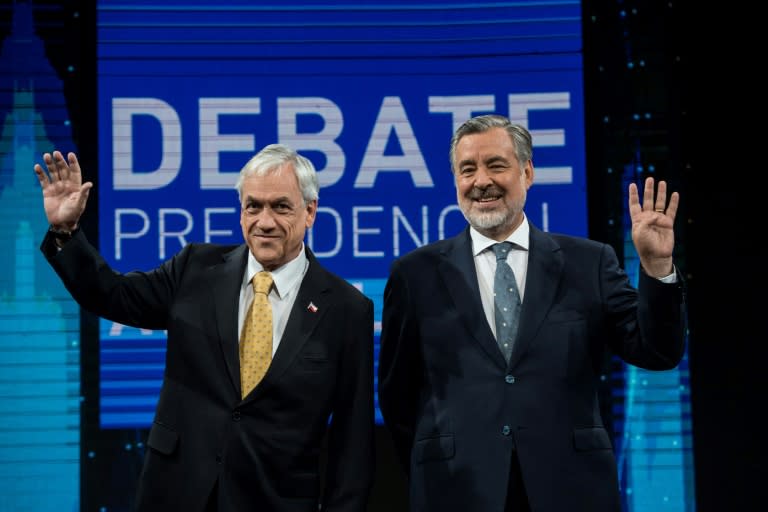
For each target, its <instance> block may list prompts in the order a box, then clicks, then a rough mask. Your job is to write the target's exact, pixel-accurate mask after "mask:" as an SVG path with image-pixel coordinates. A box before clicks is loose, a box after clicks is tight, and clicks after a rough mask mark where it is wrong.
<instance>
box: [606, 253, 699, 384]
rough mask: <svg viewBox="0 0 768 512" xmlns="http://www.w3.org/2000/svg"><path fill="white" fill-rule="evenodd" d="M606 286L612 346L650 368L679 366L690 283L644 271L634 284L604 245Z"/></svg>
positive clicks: (662, 368)
mask: <svg viewBox="0 0 768 512" xmlns="http://www.w3.org/2000/svg"><path fill="white" fill-rule="evenodd" d="M601 290H602V293H603V304H604V305H605V308H606V313H607V318H608V319H609V326H608V329H609V331H610V340H611V341H610V344H611V348H612V350H613V351H614V352H615V353H616V354H618V355H619V357H621V358H622V359H623V360H624V361H625V362H627V363H629V364H632V365H634V366H637V367H640V368H644V369H646V370H669V369H672V368H674V367H676V366H677V365H678V364H679V363H680V361H681V360H682V358H683V354H684V351H685V333H686V324H687V323H686V306H685V283H684V282H683V281H682V280H680V281H679V282H677V283H669V284H668V283H663V282H661V281H659V280H658V279H655V278H653V277H650V276H648V275H647V274H645V272H643V271H642V270H641V271H640V276H639V281H638V289H637V290H635V289H634V288H632V286H631V285H630V283H629V279H628V277H627V275H626V274H625V273H624V271H623V270H621V268H620V267H619V262H618V259H617V257H616V253H615V252H614V250H613V248H611V247H610V246H608V245H605V246H603V250H602V254H601Z"/></svg>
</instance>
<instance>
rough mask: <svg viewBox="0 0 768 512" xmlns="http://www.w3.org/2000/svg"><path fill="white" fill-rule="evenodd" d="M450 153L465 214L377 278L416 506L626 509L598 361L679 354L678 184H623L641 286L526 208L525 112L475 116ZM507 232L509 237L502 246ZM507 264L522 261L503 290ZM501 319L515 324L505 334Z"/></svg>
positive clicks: (394, 405)
mask: <svg viewBox="0 0 768 512" xmlns="http://www.w3.org/2000/svg"><path fill="white" fill-rule="evenodd" d="M450 157H451V165H452V167H453V173H454V177H455V181H456V187H457V198H458V204H459V207H460V208H461V210H462V212H463V213H464V216H465V217H466V219H467V221H468V222H469V226H468V228H467V229H466V230H465V231H464V232H463V233H461V234H460V235H458V236H456V237H455V238H451V239H448V240H443V241H439V242H435V243H432V244H430V245H427V246H424V247H421V248H419V249H416V250H414V251H412V252H411V253H409V254H407V255H405V256H403V257H401V258H400V259H399V260H397V261H395V262H394V263H393V265H392V268H391V273H390V277H389V279H388V281H387V285H386V288H385V292H384V313H383V324H382V333H381V352H380V359H379V404H380V407H381V411H382V413H383V416H384V421H385V423H386V425H387V426H388V428H389V429H390V431H391V433H392V435H393V440H394V443H395V447H396V449H397V451H398V454H399V456H400V458H401V459H402V462H403V463H404V465H405V467H406V471H407V473H408V477H409V478H408V480H409V486H410V504H411V512H425V511H434V512H451V511H457V512H458V511H461V512H465V511H472V512H502V511H510V512H511V511H515V512H518V511H526V510H535V511H537V512H563V511H565V510H567V511H569V512H608V511H611V512H613V511H618V510H620V503H619V489H618V481H617V468H616V461H615V458H614V453H613V450H612V444H611V436H610V434H609V432H608V430H606V428H605V426H604V425H603V421H602V419H601V416H600V405H599V403H598V382H599V374H600V370H601V368H600V367H601V361H602V360H603V354H604V351H605V350H606V349H610V350H612V351H613V352H614V353H615V354H618V355H619V356H620V357H621V358H622V359H623V360H624V361H626V362H627V363H630V364H633V365H637V366H639V367H642V368H646V369H651V370H665V369H671V368H674V367H675V366H676V365H677V364H678V363H679V361H680V360H681V358H682V356H683V352H684V330H685V327H684V324H685V317H684V314H685V311H684V301H683V298H684V294H683V290H682V288H681V285H682V282H681V280H680V278H679V276H678V275H677V273H676V270H675V268H674V265H673V261H672V252H673V247H674V233H673V223H674V219H675V214H676V212H677V207H678V202H679V196H678V194H677V192H675V193H673V194H671V196H670V198H669V204H668V205H666V201H667V189H666V183H664V182H659V184H658V189H657V191H656V193H655V199H654V182H653V180H652V179H648V180H647V181H646V182H645V190H644V196H643V199H642V202H641V201H640V199H639V194H638V190H637V187H636V186H635V185H634V184H632V185H630V189H629V209H630V215H631V218H632V238H633V241H634V243H635V247H636V248H637V252H638V254H639V256H640V261H641V264H642V271H641V275H640V281H639V285H638V289H637V290H636V289H634V288H633V287H632V286H631V285H630V282H629V280H628V278H627V275H626V274H625V273H624V272H623V271H622V269H621V268H620V267H619V262H618V260H617V257H616V254H615V252H614V251H613V249H612V248H611V247H610V246H608V245H605V244H601V243H597V242H593V241H590V240H586V239H582V238H575V237H571V236H563V235H554V234H549V233H544V232H542V231H540V230H539V229H537V228H536V227H535V226H533V225H532V224H530V222H529V221H528V220H527V219H526V216H525V213H524V212H523V206H524V204H525V198H526V193H527V190H528V188H529V187H530V186H531V184H532V183H533V177H534V169H533V162H532V140H531V136H530V133H529V132H528V131H527V130H526V129H525V128H524V127H522V126H519V125H513V124H511V123H510V122H509V120H508V119H507V118H505V117H502V116H497V115H486V116H479V117H476V118H473V119H470V120H469V121H467V122H466V123H464V124H463V125H462V126H461V127H460V128H459V129H458V130H457V131H456V133H455V134H454V136H453V139H452V141H451V150H450ZM499 242H511V244H510V245H506V246H505V245H504V244H500V248H501V250H500V256H496V255H495V252H496V249H494V247H493V246H495V245H496V244H498V243H499ZM504 247H507V248H508V249H504ZM497 258H498V261H497ZM506 264H508V265H509V266H510V267H511V269H512V271H513V273H514V276H511V274H510V281H509V284H508V285H507V287H506V288H505V287H501V288H499V289H496V290H497V292H496V293H495V292H494V290H495V281H496V279H497V277H496V270H497V267H499V266H502V265H506ZM503 275H504V274H502V275H501V277H500V278H499V279H503ZM513 280H514V281H515V282H514V283H512V281H513ZM499 290H501V291H499ZM507 290H508V291H510V293H514V292H517V293H518V295H512V296H513V297H515V298H514V300H512V301H510V304H511V306H505V307H507V309H510V310H511V309H514V308H515V307H519V311H520V312H519V316H518V317H516V318H513V319H512V320H511V321H510V320H507V319H505V318H504V316H503V312H502V311H500V310H501V309H503V308H500V307H499V308H497V305H496V304H495V299H494V296H495V295H496V296H502V295H503V294H504V293H506V291H507ZM518 296H519V298H517V297H518ZM496 302H500V301H496ZM497 309H499V310H498V311H497ZM497 316H499V318H500V320H497ZM497 322H498V323H497ZM508 324H509V325H513V326H514V325H516V326H517V327H516V329H517V334H516V335H515V334H514V333H513V334H506V335H504V336H500V335H499V333H500V332H504V333H507V328H508V327H509V325H508ZM514 330H515V329H512V331H513V332H514Z"/></svg>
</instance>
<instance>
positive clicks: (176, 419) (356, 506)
mask: <svg viewBox="0 0 768 512" xmlns="http://www.w3.org/2000/svg"><path fill="white" fill-rule="evenodd" d="M44 162H45V165H46V167H47V170H46V169H43V168H42V166H40V165H36V166H35V173H36V174H37V177H38V179H39V180H40V185H41V187H42V193H43V202H44V206H45V212H46V215H47V217H48V221H49V223H50V225H51V228H50V230H49V232H48V234H47V235H46V237H45V239H44V241H43V243H42V246H41V249H42V251H43V252H44V254H45V255H46V257H47V259H48V261H49V262H50V264H51V265H52V267H53V268H54V269H55V271H56V272H57V273H58V274H59V276H60V277H61V279H62V281H63V282H64V284H65V285H66V287H67V289H68V290H69V291H70V292H71V294H72V296H73V297H74V299H75V300H76V301H77V302H78V303H79V304H80V305H81V306H82V307H83V308H85V309H87V310H89V311H92V312H93V313H95V314H97V315H99V316H101V317H104V318H107V319H110V320H113V321H115V322H119V323H122V324H125V325H131V326H135V327H141V328H146V329H167V331H168V343H167V353H166V365H165V373H164V378H163V384H162V389H161V391H160V398H159V402H158V404H157V410H156V414H155V419H154V422H153V424H152V428H151V430H150V432H149V436H148V439H147V446H148V447H149V449H148V450H147V455H146V459H145V462H144V466H143V470H142V473H141V476H140V481H139V486H138V491H137V498H136V501H137V509H138V510H139V511H142V512H145V511H164V512H167V511H172V510H179V511H184V512H195V511H200V512H202V511H204V510H205V511H220V512H238V511H248V512H251V511H255V510H263V511H269V512H280V511H286V512H287V511H291V512H296V511H304V512H310V511H311V512H316V511H317V510H318V509H319V508H321V509H322V510H324V511H329V512H330V511H339V512H342V511H344V512H363V511H364V510H365V509H366V502H367V499H368V496H369V492H370V488H371V485H372V478H373V467H374V459H373V456H374V453H373V428H374V411H373V304H372V302H371V300H370V299H368V298H367V297H365V296H364V295H363V294H362V293H360V292H359V291H358V290H357V289H356V288H354V287H353V286H351V285H350V284H349V283H347V282H346V281H344V280H342V279H341V278H339V277H337V276H335V275H333V274H331V273H329V272H328V271H326V270H325V269H323V268H322V267H321V266H320V264H319V263H318V261H317V260H316V259H315V257H314V256H313V254H312V252H311V251H310V250H309V248H307V247H305V246H304V242H303V240H304V234H305V231H306V229H307V228H309V227H311V226H312V224H313V222H314V220H315V215H316V213H317V198H318V191H319V185H318V180H317V175H316V172H315V169H314V167H313V165H312V163H311V162H310V161H309V160H307V159H306V158H304V157H302V156H300V155H298V154H297V153H296V152H295V151H293V150H291V149H289V148H287V147H285V146H282V145H270V146H267V147H266V148H264V149H263V150H262V151H260V152H259V153H257V154H256V155H255V156H254V157H253V158H252V159H251V160H250V161H249V162H248V163H247V164H246V165H245V166H244V167H243V169H242V170H241V171H240V176H239V179H238V182H237V185H236V188H237V191H238V194H239V197H240V205H241V215H240V224H241V226H242V231H243V237H244V239H245V243H244V244H241V245H239V246H221V245H214V244H196V243H193V244H188V245H187V246H186V247H184V248H183V249H182V250H181V251H180V252H179V253H178V254H177V255H176V256H174V257H172V258H171V259H169V260H168V261H166V262H164V263H163V264H161V265H160V266H159V267H157V268H155V269H153V270H151V271H149V272H129V273H125V274H121V273H118V272H115V271H114V270H112V269H111V268H109V266H108V265H107V263H106V262H105V261H104V260H103V259H102V257H101V256H100V255H99V254H98V253H97V252H96V249H94V248H93V247H92V246H91V245H90V244H89V243H88V241H87V240H86V237H85V236H84V234H83V233H82V232H81V231H80V230H79V229H78V225H79V224H78V223H79V219H80V217H81V215H82V213H83V211H84V210H85V205H86V201H87V198H88V194H89V191H90V188H91V187H92V184H91V183H90V182H88V183H82V174H81V171H80V167H79V164H78V162H77V158H76V156H75V155H74V154H73V153H70V154H69V155H68V160H65V158H64V157H63V155H62V154H61V153H60V152H58V151H57V152H54V153H53V154H52V155H51V154H45V155H44ZM262 271H266V272H268V275H269V276H270V277H271V279H270V281H271V282H272V283H273V284H272V285H271V287H270V288H268V290H267V292H266V293H267V294H268V295H267V300H268V302H269V306H266V305H265V310H264V311H265V313H264V314H266V315H269V314H270V312H269V310H270V306H271V326H270V327H271V328H270V327H266V328H264V329H261V330H262V332H264V333H266V332H271V333H272V336H270V335H268V334H264V336H263V337H262V338H263V340H264V343H267V344H268V343H272V347H271V354H267V355H265V359H266V363H265V364H264V365H263V367H264V368H268V369H267V370H266V374H265V375H264V376H263V378H262V380H260V382H258V383H257V384H255V387H253V389H252V390H249V389H247V388H249V387H251V386H252V385H253V384H246V381H245V378H244V375H245V372H241V361H240V358H241V357H243V356H239V351H240V350H241V349H239V346H244V344H245V343H246V342H247V343H250V342H251V341H250V340H248V336H250V335H245V334H244V335H243V336H242V339H240V335H239V333H240V332H241V331H242V332H246V331H247V329H245V328H243V325H244V324H245V323H246V322H248V320H247V318H250V316H251V315H249V314H248V310H249V305H250V304H251V303H252V302H254V303H255V301H253V297H254V295H255V294H256V293H262V292H254V289H255V288H256V285H254V286H253V287H252V286H251V278H252V277H253V276H254V275H256V274H259V273H261V272H262ZM260 318H261V317H260ZM263 318H266V317H263ZM258 321H261V320H258ZM258 321H256V322H258ZM249 325H250V324H249ZM265 325H269V324H265ZM261 327H263V325H255V327H254V329H255V330H259V329H260V328H261ZM268 348H269V347H268V346H267V349H268ZM265 352H269V350H265ZM271 357H273V359H271V362H270V358H271ZM261 362H262V363H264V359H263V360H262V361H261ZM250 364H251V363H248V365H250ZM244 368H245V366H244ZM241 373H243V379H244V380H243V382H242V383H241ZM329 419H330V422H329ZM326 436H327V459H325V458H324V457H321V447H322V446H323V442H324V438H325V437H326ZM321 460H326V464H325V466H324V467H321V462H320V461H321Z"/></svg>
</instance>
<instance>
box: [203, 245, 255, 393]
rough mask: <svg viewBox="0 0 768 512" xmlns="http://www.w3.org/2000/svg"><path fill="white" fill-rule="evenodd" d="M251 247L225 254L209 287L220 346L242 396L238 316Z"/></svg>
mask: <svg viewBox="0 0 768 512" xmlns="http://www.w3.org/2000/svg"><path fill="white" fill-rule="evenodd" d="M247 257H248V246H247V245H245V244H243V245H241V246H239V247H237V248H236V249H234V250H233V251H231V252H229V253H227V254H225V255H224V261H223V262H222V263H221V264H219V265H216V266H214V267H212V268H211V269H210V272H209V273H208V274H207V275H208V281H207V283H208V286H209V287H210V288H209V289H210V290H212V291H213V309H214V312H215V313H214V315H215V318H216V327H217V329H218V333H219V345H220V346H221V352H222V356H223V357H224V362H225V364H226V367H227V374H228V375H229V378H230V380H231V382H232V385H233V386H234V388H235V389H236V391H237V396H240V351H239V347H238V345H239V343H240V335H239V333H238V332H237V314H238V309H239V308H238V304H239V300H240V284H241V283H242V282H243V273H244V272H245V268H246V266H247Z"/></svg>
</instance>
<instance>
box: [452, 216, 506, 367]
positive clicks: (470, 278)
mask: <svg viewBox="0 0 768 512" xmlns="http://www.w3.org/2000/svg"><path fill="white" fill-rule="evenodd" d="M453 242H454V243H453V244H451V245H450V246H448V247H447V248H446V250H445V251H444V252H443V258H442V260H441V263H440V265H439V266H438V271H439V272H440V274H441V276H442V279H443V281H444V282H445V286H446V287H447V288H448V292H449V294H450V296H451V299H452V300H453V303H454V306H455V307H456V311H457V315H456V316H457V317H458V318H460V319H461V321H462V322H464V323H465V325H466V327H467V329H468V330H469V332H470V333H472V336H473V337H474V338H475V340H476V341H477V342H478V343H479V344H480V346H481V347H482V349H483V350H484V351H485V352H486V353H487V354H488V356H489V357H490V358H491V359H492V360H493V362H494V363H496V364H497V365H498V366H500V367H502V368H505V367H506V361H504V356H503V355H502V353H501V350H500V349H499V345H498V344H497V343H496V339H495V338H494V337H493V331H491V328H490V326H489V325H488V321H487V319H486V318H485V313H484V312H483V306H482V304H483V302H482V300H481V298H480V287H479V285H478V284H477V271H476V270H475V260H474V257H473V255H472V239H471V238H470V236H469V228H467V229H465V230H464V232H463V233H462V234H460V235H458V236H457V237H455V238H454V239H453Z"/></svg>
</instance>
